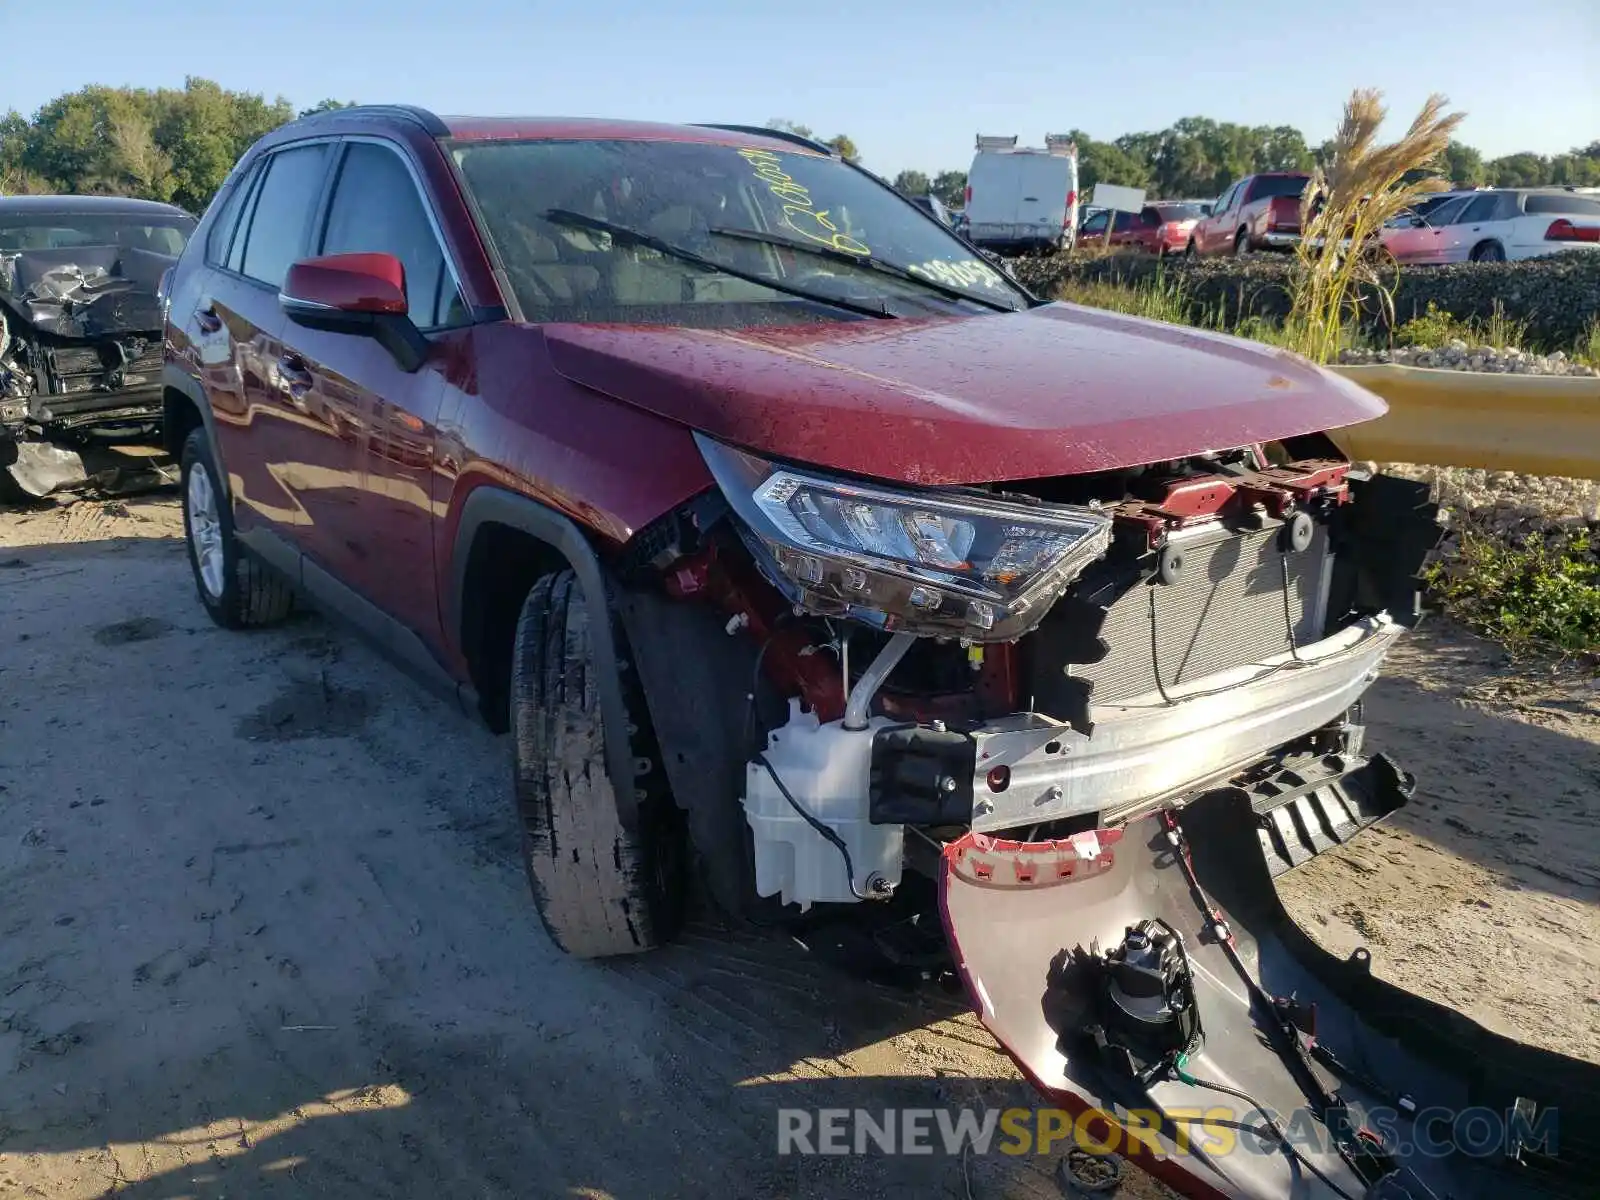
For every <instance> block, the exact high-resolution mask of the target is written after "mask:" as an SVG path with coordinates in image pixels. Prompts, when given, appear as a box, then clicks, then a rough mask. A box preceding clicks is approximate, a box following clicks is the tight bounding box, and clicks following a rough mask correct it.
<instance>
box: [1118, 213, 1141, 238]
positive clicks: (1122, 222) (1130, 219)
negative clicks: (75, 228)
mask: <svg viewBox="0 0 1600 1200" xmlns="http://www.w3.org/2000/svg"><path fill="white" fill-rule="evenodd" d="M1139 224H1140V220H1139V218H1138V217H1137V216H1135V215H1134V214H1133V213H1130V212H1119V213H1118V214H1117V223H1116V224H1115V225H1114V226H1113V227H1112V231H1113V232H1114V233H1132V232H1133V231H1134V230H1135V229H1137V228H1138V227H1139Z"/></svg>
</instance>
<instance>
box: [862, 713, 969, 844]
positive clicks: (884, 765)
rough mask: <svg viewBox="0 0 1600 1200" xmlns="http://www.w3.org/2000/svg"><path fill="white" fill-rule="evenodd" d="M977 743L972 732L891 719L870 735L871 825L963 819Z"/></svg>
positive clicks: (960, 822)
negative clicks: (891, 723) (895, 722)
mask: <svg viewBox="0 0 1600 1200" xmlns="http://www.w3.org/2000/svg"><path fill="white" fill-rule="evenodd" d="M977 763H978V743H977V742H976V741H974V740H973V738H972V735H970V734H966V733H959V732H957V731H955V730H943V729H931V728H929V727H928V726H925V725H896V726H893V727H891V728H888V729H880V730H879V731H878V732H877V733H876V734H874V735H873V738H872V770H871V774H870V777H869V781H868V791H867V797H868V809H867V811H868V815H869V818H870V820H871V821H872V823H873V824H874V825H966V824H968V823H970V822H971V820H972V779H973V774H974V772H975V771H976V770H977Z"/></svg>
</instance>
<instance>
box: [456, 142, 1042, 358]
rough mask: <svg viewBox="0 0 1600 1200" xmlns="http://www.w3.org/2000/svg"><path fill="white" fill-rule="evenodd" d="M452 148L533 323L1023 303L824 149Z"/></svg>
mask: <svg viewBox="0 0 1600 1200" xmlns="http://www.w3.org/2000/svg"><path fill="white" fill-rule="evenodd" d="M450 152H451V154H452V156H453V157H454V159H455V161H456V163H457V165H458V166H459V167H460V169H461V175H462V178H463V179H464V180H465V182H466V186H467V189H468V191H470V192H471V193H472V197H473V199H474V200H475V201H476V204H477V207H478V211H479V213H480V214H481V220H482V224H483V226H484V232H485V233H486V235H487V236H488V237H489V239H490V241H491V242H492V243H493V244H494V247H495V249H496V250H497V251H498V253H499V256H500V259H501V261H502V262H503V264H504V266H505V269H506V274H507V276H508V277H509V280H510V284H511V288H512V290H513V292H514V293H515V294H516V299H517V303H518V305H519V306H520V307H521V309H522V312H523V314H524V316H525V317H526V318H527V319H528V320H531V321H586V322H626V323H656V324H671V325H693V326H704V327H713V326H714V327H739V326H751V325H764V324H774V323H794V322H801V321H817V320H824V319H829V318H834V319H855V318H856V317H859V316H860V315H861V314H862V312H863V310H866V311H872V312H881V311H887V312H889V313H890V314H891V315H895V316H920V315H930V314H934V313H945V314H964V313H974V314H975V313H980V312H988V311H993V310H994V309H995V308H996V307H1001V308H1015V309H1020V308H1023V307H1025V306H1026V304H1027V297H1026V296H1025V295H1024V294H1023V293H1022V292H1021V291H1020V290H1019V289H1018V288H1017V287H1016V286H1015V285H1013V284H1012V283H1010V282H1009V281H1008V280H1007V279H1006V278H1005V277H1004V276H1003V275H1002V274H1001V273H1000V272H999V271H997V270H995V268H993V267H991V266H990V265H989V264H988V263H986V262H985V261H983V260H982V259H981V258H979V257H977V256H976V255H975V254H974V252H973V250H972V249H971V248H970V247H968V246H966V245H964V244H963V243H962V242H961V241H959V240H958V239H957V238H955V237H954V236H952V235H951V234H950V233H949V232H948V231H947V230H946V229H945V228H944V227H943V226H942V225H941V224H940V223H939V222H938V221H937V220H933V219H930V217H929V216H928V215H927V214H926V213H924V212H922V211H920V210H919V209H918V208H917V207H916V206H915V205H913V204H911V203H910V202H908V201H906V200H905V199H903V198H902V197H900V196H899V195H898V194H897V193H895V192H893V191H891V190H890V189H888V188H887V187H884V186H883V185H881V184H879V183H878V182H876V181H875V180H874V179H872V178H871V177H870V176H868V175H865V174H863V173H862V172H860V171H857V170H856V169H854V168H853V167H850V166H848V165H847V164H845V163H843V162H840V161H839V160H837V159H833V158H829V157H827V156H825V155H822V154H818V153H812V152H808V151H804V150H795V151H793V152H789V151H773V150H766V149H758V148H754V147H744V148H739V147H734V146H718V145H711V144H705V143H698V142H669V141H634V140H571V141H556V140H537V141H492V142H465V143H457V144H455V145H452V146H451V147H450ZM552 214H553V215H554V219H552ZM570 214H581V215H582V216H583V217H587V218H590V219H591V220H592V221H593V222H595V223H596V224H593V225H591V226H590V227H582V226H580V225H578V224H577V223H576V222H575V221H574V220H572V219H571V216H570ZM600 222H604V223H606V224H609V225H611V226H613V227H616V228H617V229H619V230H629V231H633V232H636V233H642V234H646V235H648V236H649V237H650V238H653V239H655V240H656V241H657V242H658V243H659V246H665V247H671V248H674V249H677V250H680V251H686V252H689V257H695V256H697V257H699V258H700V259H704V260H709V262H710V263H712V264H726V265H727V266H728V267H729V269H730V270H731V271H736V272H738V273H739V274H738V275H734V274H724V273H723V272H721V271H718V270H715V269H713V268H708V266H707V265H706V264H704V263H695V262H692V261H688V260H687V259H686V258H685V257H680V256H674V255H671V254H664V253H662V252H661V250H660V248H659V246H658V247H652V246H648V245H641V244H640V243H639V242H638V241H637V240H635V239H630V238H627V237H623V236H612V235H611V234H610V233H608V232H607V231H606V230H605V229H603V228H601V227H600V226H599V224H598V223H600ZM763 239H765V240H763ZM874 262H875V263H876V264H877V268H875V267H874V265H873V264H874ZM879 268H884V269H879ZM896 272H898V274H899V275H900V276H904V275H905V274H906V273H909V275H910V278H903V277H897V274H896ZM740 276H743V277H742V278H741V277H740ZM761 280H771V281H772V282H773V284H774V285H775V286H773V287H767V286H765V285H764V284H763V283H762V282H761ZM921 281H926V284H927V285H935V286H926V285H925V284H924V283H922V282H921ZM780 289H781V290H780ZM964 295H965V296H971V297H972V299H971V300H970V301H969V300H967V299H965V298H963V296H964ZM830 300H837V301H839V302H840V306H835V305H834V304H830V303H829V301H830Z"/></svg>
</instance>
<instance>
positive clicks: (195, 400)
mask: <svg viewBox="0 0 1600 1200" xmlns="http://www.w3.org/2000/svg"><path fill="white" fill-rule="evenodd" d="M174 392H176V393H177V394H178V395H179V396H181V397H182V398H183V399H185V400H187V401H188V402H189V403H190V404H191V405H193V406H194V409H195V412H196V413H198V414H199V417H200V427H201V428H202V429H204V430H205V431H206V441H207V443H209V445H210V446H211V459H212V461H213V462H215V463H216V464H217V474H218V476H219V477H220V478H218V480H217V483H218V485H219V486H220V487H221V488H222V500H223V502H224V503H225V504H227V505H228V506H229V507H230V508H231V507H232V505H233V486H232V484H231V482H230V481H229V478H228V467H227V464H225V463H224V462H223V461H222V445H221V443H220V442H218V440H217V424H216V417H215V415H214V414H213V413H212V411H211V404H210V402H209V401H208V400H207V399H206V393H205V389H204V388H203V387H201V386H200V381H199V380H198V379H196V378H195V377H194V376H193V375H190V374H189V373H188V372H186V371H184V370H182V369H180V368H179V367H177V366H175V365H174V364H172V363H170V362H168V363H165V364H163V366H162V368H161V439H162V441H163V442H164V443H166V444H167V448H168V449H169V450H170V451H171V452H172V454H173V456H174V457H177V456H179V455H181V454H182V453H183V446H182V445H181V444H179V445H177V446H173V445H172V444H171V442H170V436H171V435H170V433H169V432H168V430H169V428H170V426H171V417H172V393H174Z"/></svg>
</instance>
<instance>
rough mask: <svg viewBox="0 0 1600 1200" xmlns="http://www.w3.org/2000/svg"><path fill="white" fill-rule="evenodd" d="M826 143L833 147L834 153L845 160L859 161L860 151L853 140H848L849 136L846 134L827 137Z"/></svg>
mask: <svg viewBox="0 0 1600 1200" xmlns="http://www.w3.org/2000/svg"><path fill="white" fill-rule="evenodd" d="M828 145H829V146H831V147H833V150H834V153H836V154H837V155H838V156H839V157H840V158H842V159H844V160H845V161H846V162H860V161H861V151H859V150H857V149H856V144H855V142H853V141H851V140H850V136H849V135H848V134H844V133H837V134H835V135H834V136H833V137H831V138H829V139H828Z"/></svg>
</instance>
